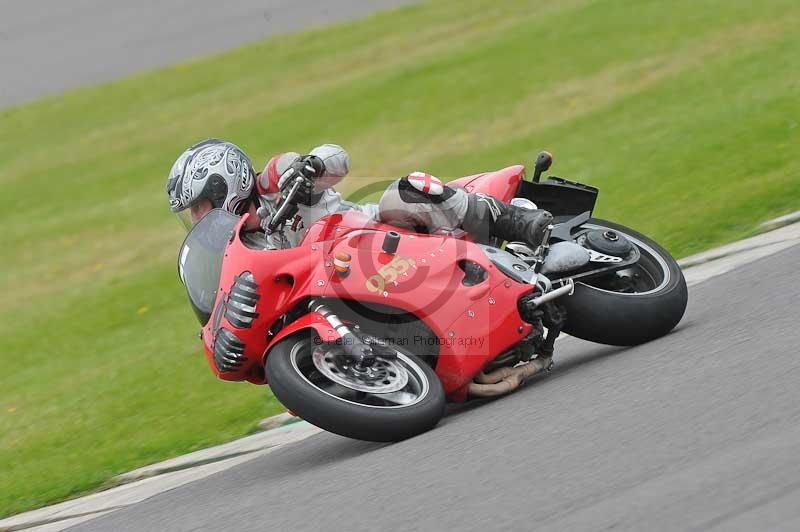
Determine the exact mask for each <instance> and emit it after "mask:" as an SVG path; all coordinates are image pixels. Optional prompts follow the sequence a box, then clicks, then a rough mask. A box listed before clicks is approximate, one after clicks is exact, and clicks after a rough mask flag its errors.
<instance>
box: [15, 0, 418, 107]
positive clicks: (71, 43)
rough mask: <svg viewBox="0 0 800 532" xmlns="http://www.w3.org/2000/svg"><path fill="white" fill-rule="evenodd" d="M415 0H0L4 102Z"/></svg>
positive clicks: (32, 97)
mask: <svg viewBox="0 0 800 532" xmlns="http://www.w3.org/2000/svg"><path fill="white" fill-rule="evenodd" d="M409 3H412V0H234V1H230V2H228V1H224V0H135V1H132V0H0V108H2V107H6V106H10V105H15V104H19V103H22V102H25V101H28V100H32V99H34V98H37V97H39V96H42V95H44V94H47V93H58V92H61V91H63V90H65V89H70V88H73V87H78V86H81V85H92V84H95V83H98V82H102V81H108V80H112V79H116V78H118V77H120V76H124V75H127V74H133V73H135V72H138V71H140V70H144V69H150V68H155V67H159V66H165V65H170V64H173V63H175V62H178V61H182V60H185V59H189V58H192V57H196V56H202V55H206V54H209V53H215V52H219V51H222V50H225V49H228V48H231V47H235V46H238V45H241V44H245V43H248V42H252V41H256V40H259V39H261V38H264V37H266V36H268V35H273V34H276V33H287V32H290V31H294V30H298V29H303V28H308V27H310V26H317V25H321V24H327V23H331V22H337V21H343V20H349V19H353V18H357V17H359V16H363V15H366V14H368V13H371V12H373V11H378V10H381V9H385V8H388V7H393V6H398V5H402V4H409Z"/></svg>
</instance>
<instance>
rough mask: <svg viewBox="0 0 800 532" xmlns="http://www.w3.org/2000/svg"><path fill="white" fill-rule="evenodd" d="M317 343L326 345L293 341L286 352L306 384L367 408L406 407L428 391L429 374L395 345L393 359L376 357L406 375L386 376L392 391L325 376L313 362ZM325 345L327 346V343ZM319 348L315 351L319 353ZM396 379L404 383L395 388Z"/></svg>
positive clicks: (423, 396)
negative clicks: (393, 377)
mask: <svg viewBox="0 0 800 532" xmlns="http://www.w3.org/2000/svg"><path fill="white" fill-rule="evenodd" d="M317 347H320V348H325V347H326V345H324V344H323V345H322V346H312V345H310V344H309V342H307V341H300V342H297V343H295V344H294V345H293V346H292V349H291V351H290V353H289V359H290V361H291V364H292V368H293V369H294V371H295V372H296V373H297V374H298V375H299V376H300V377H301V378H302V379H303V380H304V381H305V382H306V383H307V384H308V385H309V386H312V387H313V388H316V389H317V390H319V391H320V392H322V393H324V394H325V395H328V396H329V397H332V398H333V399H336V400H338V401H342V402H345V403H350V404H353V405H357V406H362V407H366V408H379V409H397V408H407V407H409V406H412V405H415V404H417V403H419V402H420V401H422V400H423V399H424V398H425V397H427V395H428V392H429V391H430V385H429V382H428V378H427V376H426V375H425V372H424V371H423V369H422V368H421V367H420V366H419V365H418V364H417V363H416V362H415V361H413V360H412V359H411V358H409V357H408V356H407V355H406V354H405V353H403V352H402V351H400V350H398V349H396V348H391V350H392V351H393V352H394V353H395V354H396V355H397V358H396V359H394V360H392V359H388V358H382V357H380V356H378V357H377V359H378V361H382V362H384V363H387V364H386V366H383V367H384V369H385V368H387V367H388V368H393V369H392V371H394V372H395V373H396V374H397V375H398V376H399V375H400V374H401V373H400V372H398V371H395V370H394V368H399V369H400V370H401V371H402V372H403V373H404V375H405V376H404V377H399V378H398V379H389V380H390V385H384V386H385V389H387V390H391V391H388V392H382V393H376V392H375V391H374V390H370V391H363V390H360V389H357V388H361V387H363V386H362V385H361V384H360V383H358V381H355V382H348V381H347V380H346V379H344V378H343V377H341V378H337V379H336V380H334V379H332V378H330V377H328V374H327V372H325V371H323V370H322V369H321V368H318V367H317V364H315V362H314V352H315V350H316V348H317ZM327 347H328V348H330V346H327ZM320 352H321V351H318V353H320ZM318 357H319V355H318ZM323 360H324V357H323ZM389 363H391V364H389ZM388 371H389V370H387V372H388ZM342 381H343V382H342ZM398 383H403V386H402V387H400V388H397V384H398Z"/></svg>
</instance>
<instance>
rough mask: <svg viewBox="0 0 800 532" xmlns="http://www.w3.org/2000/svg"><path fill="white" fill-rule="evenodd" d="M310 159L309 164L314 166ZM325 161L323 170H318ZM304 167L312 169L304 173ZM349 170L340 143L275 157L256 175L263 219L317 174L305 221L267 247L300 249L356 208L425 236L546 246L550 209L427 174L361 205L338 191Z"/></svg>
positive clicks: (301, 212)
mask: <svg viewBox="0 0 800 532" xmlns="http://www.w3.org/2000/svg"><path fill="white" fill-rule="evenodd" d="M305 161H309V162H308V164H306V162H305ZM320 161H321V165H320V166H321V167H320V168H318V169H315V168H314V166H315V165H319V164H320ZM303 168H306V169H308V171H306V172H304V171H303ZM349 170H350V157H349V155H348V154H347V152H346V151H345V150H344V148H342V147H341V146H338V145H336V144H323V145H321V146H317V147H316V148H314V149H313V150H311V152H310V153H309V155H308V156H306V157H301V155H300V154H299V153H295V152H287V153H283V154H280V155H276V156H274V157H272V158H271V159H270V160H269V162H268V163H267V165H266V167H265V168H264V171H263V172H261V173H260V174H258V175H257V176H256V189H257V191H258V194H259V202H260V204H261V208H260V209H259V213H260V215H266V214H268V213H270V212H274V210H275V208H276V204H277V202H278V201H279V199H280V197H281V192H282V190H284V191H285V190H286V189H287V181H288V180H289V179H294V177H295V176H296V175H297V173H298V172H300V173H304V175H306V174H316V175H306V177H308V178H309V179H310V181H309V186H308V190H307V194H305V197H304V201H302V202H298V203H297V208H298V213H297V214H298V216H299V218H296V219H295V221H294V222H293V223H287V224H286V227H285V230H284V231H283V232H282V233H280V234H279V233H273V234H272V235H270V236H269V237H268V239H269V242H267V243H266V246H265V247H287V246H295V245H297V244H298V243H299V241H300V240H301V239H302V237H303V235H304V234H305V230H306V228H308V227H310V226H311V225H312V224H313V223H314V222H316V221H317V220H319V219H320V218H322V217H323V216H326V215H329V214H332V213H335V212H341V211H345V210H351V209H353V210H358V211H361V212H363V213H364V214H366V215H367V216H369V217H370V218H372V219H374V220H377V221H381V222H384V223H388V224H391V225H396V226H398V227H406V228H412V229H416V230H418V231H422V232H427V233H446V232H451V231H454V230H456V229H463V230H465V231H467V232H468V233H470V234H472V235H473V236H474V237H475V238H476V239H478V240H485V239H487V238H489V237H493V236H496V237H499V238H500V239H502V240H508V241H521V242H526V243H528V244H530V245H532V246H537V245H539V244H540V243H541V238H542V235H543V233H544V229H545V227H547V225H548V224H549V223H550V221H551V220H552V216H551V215H550V213H548V212H547V211H542V210H530V209H525V208H522V207H517V206H513V205H507V204H505V203H503V202H501V201H499V200H497V199H496V198H494V197H492V196H489V195H486V194H471V193H468V192H467V191H466V190H464V189H463V188H461V187H457V186H448V185H445V184H443V183H442V182H441V181H440V180H439V179H437V178H436V177H434V176H432V175H430V174H427V173H424V172H414V173H411V174H409V175H407V176H405V177H402V178H400V179H398V180H396V181H394V182H392V183H391V185H389V187H388V188H387V189H386V191H385V192H384V193H383V196H382V197H381V199H380V201H379V203H377V204H374V203H364V204H360V205H359V204H355V203H351V202H348V201H346V200H345V199H344V198H343V197H342V195H341V194H340V193H339V192H337V191H336V190H335V189H334V186H335V185H337V184H339V183H340V182H341V181H342V180H343V179H344V178H345V176H347V174H348V172H349ZM312 182H313V187H312V186H311V183H312ZM264 218H266V216H264ZM262 234H263V233H262ZM260 243H261V242H254V241H253V242H251V244H256V245H259V244H260Z"/></svg>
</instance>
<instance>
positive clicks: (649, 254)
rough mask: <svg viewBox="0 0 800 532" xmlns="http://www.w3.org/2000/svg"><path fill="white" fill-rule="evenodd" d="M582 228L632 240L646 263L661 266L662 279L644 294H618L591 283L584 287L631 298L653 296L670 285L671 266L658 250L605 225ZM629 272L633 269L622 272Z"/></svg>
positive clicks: (589, 225) (590, 225)
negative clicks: (608, 232)
mask: <svg viewBox="0 0 800 532" xmlns="http://www.w3.org/2000/svg"><path fill="white" fill-rule="evenodd" d="M581 227H582V228H586V229H597V230H611V231H614V232H615V233H618V234H621V235H623V236H624V237H625V238H627V239H628V240H630V241H631V243H632V244H634V245H635V246H636V247H637V248H639V251H640V252H641V254H642V257H643V258H645V260H646V261H650V262H652V263H655V264H657V265H658V266H659V269H660V272H661V276H662V279H661V282H654V284H656V286H655V288H651V289H650V290H646V291H644V292H634V293H628V292H617V291H614V290H606V289H604V288H599V287H597V286H595V285H593V284H589V283H585V282H584V283H580V284H584V285H586V286H588V287H590V288H592V289H593V290H599V291H600V292H607V293H609V294H617V295H621V296H631V297H637V296H643V295H647V294H652V293H655V292H658V291H660V290H661V289H663V288H664V287H665V286H667V285H668V284H669V282H670V280H671V279H672V275H671V274H670V271H669V265H668V264H667V261H666V260H664V257H662V256H661V254H660V253H658V252H657V251H656V250H654V249H653V248H652V246H649V245H648V244H646V243H645V242H643V241H642V240H640V239H638V238H636V237H635V236H632V235H630V234H628V233H627V232H625V231H621V230H619V229H615V228H611V227H606V226H603V225H596V224H589V223H587V224H582V225H581ZM641 260H642V259H641V258H640V259H639V261H640V262H641ZM633 266H638V267H639V268H640V269H642V270H644V271H647V272H648V275H650V277H651V278H652V272H649V271H648V270H647V269H646V268H644V267H642V266H641V265H640V264H639V263H637V264H635V265H633ZM629 270H632V268H626V269H623V270H620V272H627V271H629ZM615 273H618V272H615Z"/></svg>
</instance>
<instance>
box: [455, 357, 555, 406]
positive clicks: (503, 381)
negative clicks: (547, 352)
mask: <svg viewBox="0 0 800 532" xmlns="http://www.w3.org/2000/svg"><path fill="white" fill-rule="evenodd" d="M552 363H553V359H552V357H543V358H536V359H534V360H531V361H530V362H528V363H526V364H522V365H519V366H515V367H513V368H507V367H506V368H498V369H496V370H494V371H492V372H490V373H483V372H481V373H479V374H478V376H477V377H475V380H474V381H473V382H471V383H470V384H469V386H468V387H467V391H468V392H469V394H470V395H474V396H475V397H496V396H498V395H505V394H507V393H511V392H513V391H514V390H516V389H517V388H519V387H520V385H521V384H522V383H523V382H525V380H527V379H529V378H531V377H533V376H534V375H536V374H537V373H541V372H542V371H543V370H546V369H547V368H549V367H550V366H551V365H552Z"/></svg>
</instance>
